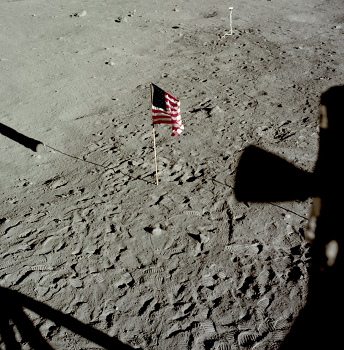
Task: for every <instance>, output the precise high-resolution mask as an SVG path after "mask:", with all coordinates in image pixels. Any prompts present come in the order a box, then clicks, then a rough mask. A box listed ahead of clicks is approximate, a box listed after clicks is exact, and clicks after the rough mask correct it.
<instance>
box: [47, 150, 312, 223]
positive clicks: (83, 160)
mask: <svg viewBox="0 0 344 350" xmlns="http://www.w3.org/2000/svg"><path fill="white" fill-rule="evenodd" d="M43 145H44V146H45V147H47V148H50V149H52V150H54V151H55V152H58V153H61V154H63V155H65V156H67V157H70V158H74V159H77V160H80V161H82V162H85V163H89V164H92V165H96V166H100V167H102V168H104V169H107V170H114V169H115V168H110V167H107V166H105V165H102V164H98V163H94V162H91V161H89V160H85V159H82V158H78V157H76V156H73V155H71V154H68V153H64V152H62V151H60V150H58V149H56V148H54V147H52V146H49V145H46V144H45V143H44V144H43ZM120 172H121V173H122V174H123V175H128V176H130V175H129V174H124V173H123V172H122V171H120ZM149 175H151V174H148V175H145V176H143V177H133V178H135V179H138V180H143V181H146V180H144V178H145V177H147V176H149ZM211 180H212V181H214V182H217V183H219V184H221V185H223V186H227V187H229V188H233V187H232V186H230V185H227V184H225V183H223V182H220V181H218V180H215V179H211ZM146 182H147V183H150V182H148V181H146ZM267 203H269V204H271V205H273V206H275V207H278V208H280V209H283V210H285V211H287V212H289V213H292V214H294V215H296V216H298V217H300V218H302V219H305V220H308V218H306V217H305V216H302V215H300V214H298V213H296V212H295V211H293V210H290V209H287V208H284V207H282V206H281V205H278V204H275V203H272V202H267Z"/></svg>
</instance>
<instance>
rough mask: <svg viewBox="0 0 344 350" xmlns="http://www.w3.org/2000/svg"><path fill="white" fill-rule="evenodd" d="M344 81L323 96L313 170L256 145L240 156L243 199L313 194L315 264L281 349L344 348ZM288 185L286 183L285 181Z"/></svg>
mask: <svg viewBox="0 0 344 350" xmlns="http://www.w3.org/2000/svg"><path fill="white" fill-rule="evenodd" d="M343 111H344V85H343V86H334V87H331V88H330V89H328V90H327V91H325V92H324V93H323V94H322V95H321V98H320V134H319V151H318V159H317V161H316V164H315V168H314V171H313V173H307V172H305V171H303V170H301V169H298V168H296V167H295V166H294V165H292V164H290V163H288V162H287V161H286V160H284V159H282V158H279V157H277V156H275V155H273V154H271V153H269V152H267V151H264V150H261V149H259V148H258V147H255V146H249V147H248V148H246V149H245V150H244V152H243V154H242V156H241V158H240V160H239V164H238V169H237V173H236V180H235V188H234V193H235V195H236V197H237V199H238V200H240V201H247V202H249V201H251V202H268V201H292V200H305V199H307V198H308V197H314V198H313V208H312V212H311V214H310V219H309V226H308V228H307V230H306V232H305V236H306V239H307V240H308V241H309V242H310V252H311V267H310V270H309V289H308V291H309V292H308V296H307V301H306V304H305V306H304V308H303V310H302V311H301V312H300V314H299V315H298V317H297V318H296V320H295V321H294V323H293V325H292V327H291V330H290V332H289V334H288V335H287V336H286V338H285V339H284V341H283V343H282V344H281V347H280V350H291V349H338V348H340V347H342V343H343V342H342V339H343V336H342V331H343V325H342V322H341V321H340V319H341V317H342V315H343V311H344V287H343V283H342V278H343V272H344V268H343V265H344V253H343V249H344V232H343V231H344V229H343V227H344V226H343V218H342V216H343V210H342V206H343V200H342V198H343V192H344V191H343V179H344V174H343V170H342V167H340V166H339V165H340V164H339V163H340V158H341V155H342V151H343V141H342V138H343V136H342V133H343V130H344V129H343V126H344V118H343V115H342V114H343ZM282 184H283V185H282Z"/></svg>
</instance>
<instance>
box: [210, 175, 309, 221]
mask: <svg viewBox="0 0 344 350" xmlns="http://www.w3.org/2000/svg"><path fill="white" fill-rule="evenodd" d="M211 180H212V181H214V182H217V183H219V184H221V185H223V186H227V187H229V188H233V187H232V186H230V185H227V184H226V183H223V182H221V181H217V180H215V179H211ZM266 203H269V204H271V205H273V206H275V207H278V208H280V209H283V210H285V211H287V212H289V213H292V214H294V215H296V216H298V217H300V218H302V219H305V220H307V221H308V218H306V217H305V216H302V215H300V214H298V213H296V212H295V211H293V210H290V209H287V208H285V207H282V206H281V205H279V204H275V203H272V202H266Z"/></svg>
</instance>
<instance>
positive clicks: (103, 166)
mask: <svg viewBox="0 0 344 350" xmlns="http://www.w3.org/2000/svg"><path fill="white" fill-rule="evenodd" d="M43 145H44V146H45V147H47V148H50V149H52V150H54V151H55V152H59V153H61V154H63V155H65V156H67V157H70V158H74V159H77V160H80V161H82V162H85V163H89V164H93V165H96V166H100V167H102V168H104V169H107V170H114V169H115V168H109V167H107V166H105V165H102V164H98V163H94V162H91V161H89V160H85V159H82V158H78V157H76V156H73V155H70V154H67V153H64V152H62V151H60V150H58V149H56V148H54V147H51V146H49V145H46V144H45V143H44V144H43Z"/></svg>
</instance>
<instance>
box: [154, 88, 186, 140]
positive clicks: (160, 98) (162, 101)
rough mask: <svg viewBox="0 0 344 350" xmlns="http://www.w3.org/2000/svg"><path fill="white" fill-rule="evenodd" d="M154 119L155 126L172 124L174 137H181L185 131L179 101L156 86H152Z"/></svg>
mask: <svg viewBox="0 0 344 350" xmlns="http://www.w3.org/2000/svg"><path fill="white" fill-rule="evenodd" d="M152 118H153V124H170V125H171V127H172V136H179V135H180V134H181V133H182V132H183V130H184V125H183V123H182V118H181V114H180V101H179V99H178V98H177V97H175V96H173V95H172V94H171V93H169V92H166V91H164V90H162V89H160V88H159V87H158V86H156V85H154V84H152Z"/></svg>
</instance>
